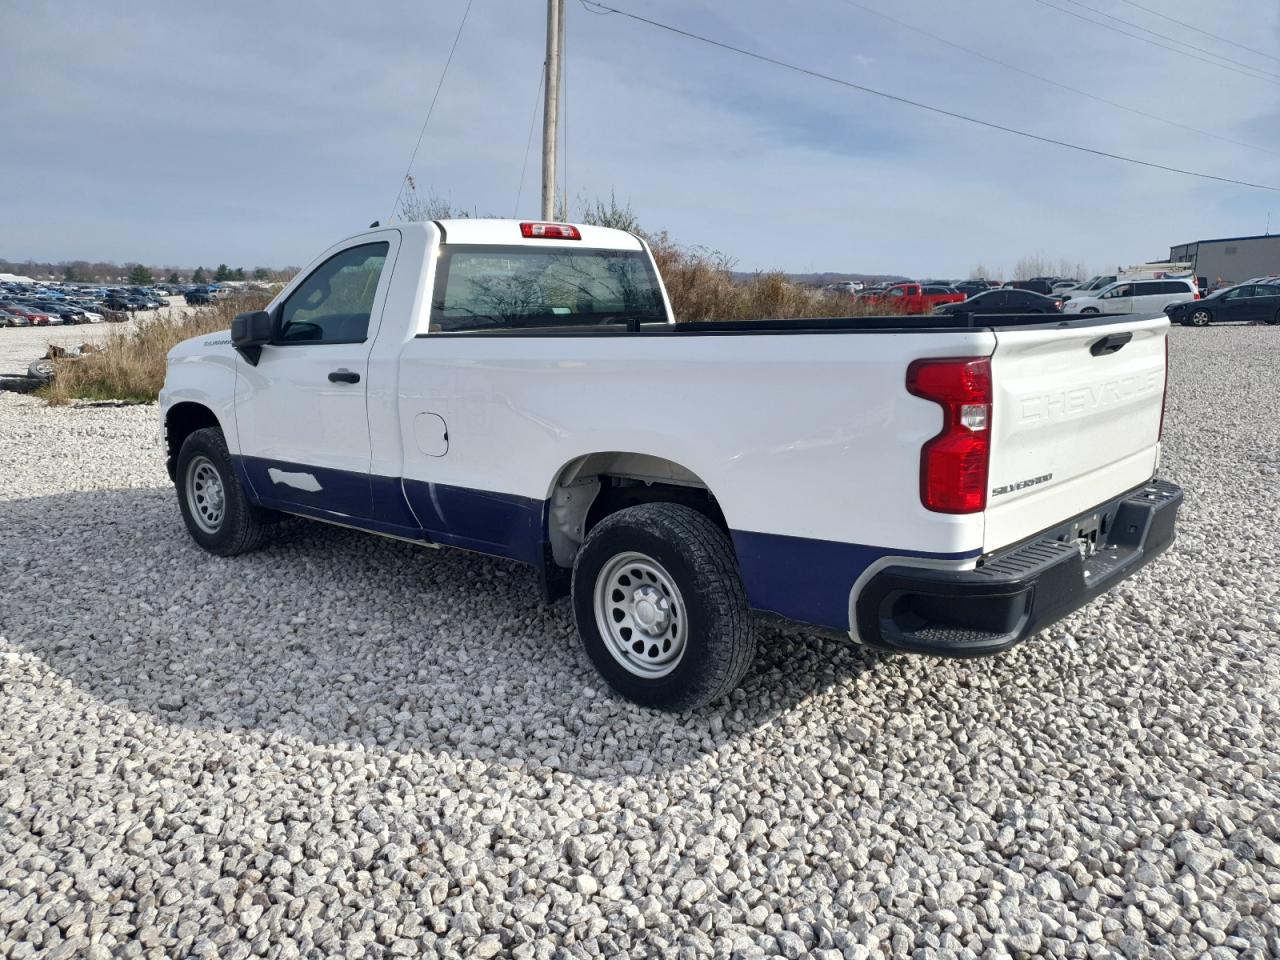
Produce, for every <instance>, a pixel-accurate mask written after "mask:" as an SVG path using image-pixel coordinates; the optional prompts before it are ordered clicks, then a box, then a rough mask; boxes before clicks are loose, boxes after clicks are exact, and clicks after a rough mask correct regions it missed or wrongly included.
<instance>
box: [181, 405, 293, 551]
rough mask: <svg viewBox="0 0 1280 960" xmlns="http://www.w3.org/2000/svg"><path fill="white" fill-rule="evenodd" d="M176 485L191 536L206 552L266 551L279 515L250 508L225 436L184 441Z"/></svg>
mask: <svg viewBox="0 0 1280 960" xmlns="http://www.w3.org/2000/svg"><path fill="white" fill-rule="evenodd" d="M175 483H176V485H177V488H178V507H179V509H181V511H182V519H183V522H185V523H186V525H187V532H188V533H190V534H191V539H192V540H194V541H195V542H196V543H198V544H199V545H200V546H201V547H203V548H204V549H205V550H208V551H209V552H210V553H214V554H217V555H218V556H220V557H233V556H235V555H236V554H240V553H248V552H249V551H250V550H256V549H257V548H258V547H260V546H262V543H263V541H265V540H266V536H267V527H268V525H269V524H270V522H271V520H272V519H273V518H274V516H275V515H274V514H272V513H271V512H270V511H268V510H263V509H261V508H259V507H255V506H254V505H253V504H252V503H250V502H249V498H248V496H246V494H245V491H244V488H243V487H242V486H240V480H239V478H238V477H237V476H236V472H235V467H234V466H233V465H232V462H231V454H230V452H228V450H227V442H226V440H225V439H223V436H222V431H221V430H219V429H218V428H216V427H205V428H204V429H202V430H196V431H195V432H194V433H192V434H191V436H189V437H187V439H186V440H185V441H183V444H182V449H181V450H180V451H179V453H178V465H177V470H176V472H175Z"/></svg>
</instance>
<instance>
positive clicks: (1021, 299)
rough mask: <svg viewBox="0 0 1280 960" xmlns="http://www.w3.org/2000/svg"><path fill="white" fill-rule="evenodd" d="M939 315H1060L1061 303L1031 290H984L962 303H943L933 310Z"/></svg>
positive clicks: (1054, 298) (1056, 299)
mask: <svg viewBox="0 0 1280 960" xmlns="http://www.w3.org/2000/svg"><path fill="white" fill-rule="evenodd" d="M933 312H934V313H936V314H940V315H948V316H949V315H954V314H957V313H974V314H979V313H1019V314H1021V313H1061V312H1062V301H1061V300H1060V299H1058V298H1056V297H1046V296H1043V295H1041V294H1039V293H1036V292H1035V291H1033V290H985V291H983V292H982V293H978V294H974V295H973V296H972V297H970V298H969V299H968V300H965V301H964V302H963V303H944V304H942V305H941V306H937V307H934V308H933Z"/></svg>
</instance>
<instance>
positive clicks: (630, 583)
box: [573, 503, 756, 710]
mask: <svg viewBox="0 0 1280 960" xmlns="http://www.w3.org/2000/svg"><path fill="white" fill-rule="evenodd" d="M573 614H574V622H575V623H576V624H577V627H578V636H579V637H580V638H581V640H582V646H583V648H584V649H585V650H586V652H587V656H589V657H590V658H591V662H592V663H593V664H595V667H596V669H597V670H598V671H599V672H600V674H601V675H602V676H603V677H604V678H605V680H607V681H608V683H609V685H610V686H611V687H613V689H614V690H616V691H617V692H618V693H620V694H622V695H623V696H624V697H627V698H628V699H630V700H634V701H635V702H636V703H639V704H642V705H643V706H647V707H657V708H659V709H662V710H693V709H696V708H698V707H701V706H704V705H706V704H708V703H711V702H712V701H714V700H718V699H720V698H721V697H724V696H726V695H727V694H728V693H729V692H730V691H732V690H733V688H734V687H736V686H737V685H738V683H739V682H740V681H741V680H742V677H743V675H744V674H745V673H746V672H747V668H748V667H750V665H751V660H752V658H753V657H754V656H755V648H756V633H755V623H754V621H753V620H752V617H751V613H750V611H749V610H748V608H747V598H746V593H745V591H744V590H743V587H742V580H741V577H740V576H739V573H738V564H737V560H736V559H735V557H734V555H733V547H732V545H731V544H730V542H729V538H728V537H727V536H726V535H725V534H724V532H723V531H722V530H721V529H720V528H719V527H718V526H716V525H715V524H714V523H713V522H712V521H711V520H709V519H708V518H707V517H705V516H703V515H702V514H700V513H698V512H697V511H696V510H693V509H691V508H689V507H685V506H680V505H677V504H670V503H646V504H641V505H639V506H636V507H629V508H627V509H626V510H619V511H618V512H617V513H615V514H612V515H611V516H609V517H607V518H605V519H604V520H602V521H601V522H600V523H599V524H597V525H596V527H595V528H594V529H593V530H592V531H591V534H590V536H588V537H587V541H586V543H585V544H583V547H582V550H581V551H579V553H578V558H577V560H576V561H575V563H574V567H573Z"/></svg>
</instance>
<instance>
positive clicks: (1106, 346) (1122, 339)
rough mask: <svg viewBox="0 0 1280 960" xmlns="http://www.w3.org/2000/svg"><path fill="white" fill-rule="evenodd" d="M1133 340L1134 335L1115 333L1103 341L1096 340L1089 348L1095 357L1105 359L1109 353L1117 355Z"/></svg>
mask: <svg viewBox="0 0 1280 960" xmlns="http://www.w3.org/2000/svg"><path fill="white" fill-rule="evenodd" d="M1132 339H1133V334H1132V333H1113V334H1111V335H1110V336H1106V337H1103V338H1102V339H1101V340H1095V341H1094V342H1093V345H1092V346H1090V347H1089V352H1090V353H1092V354H1093V355H1094V356H1095V357H1104V356H1106V355H1107V354H1109V353H1115V352H1116V351H1117V350H1119V349H1120V348H1121V347H1123V346H1124V345H1125V344H1126V343H1128V342H1129V341H1130V340H1132Z"/></svg>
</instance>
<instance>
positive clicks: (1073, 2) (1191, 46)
mask: <svg viewBox="0 0 1280 960" xmlns="http://www.w3.org/2000/svg"><path fill="white" fill-rule="evenodd" d="M1067 3H1069V4H1071V5H1072V6H1074V7H1079V8H1080V9H1082V10H1088V11H1089V12H1090V13H1094V14H1097V15H1098V16H1100V17H1106V18H1107V19H1108V20H1114V21H1115V22H1116V23H1122V24H1124V25H1125V26H1126V27H1132V28H1133V29H1134V30H1141V31H1142V32H1143V33H1149V34H1151V36H1153V37H1159V38H1160V39H1161V40H1168V41H1169V42H1170V43H1176V44H1178V45H1179V46H1182V47H1186V48H1187V49H1188V50H1195V51H1196V52H1197V53H1203V54H1206V55H1207V56H1210V57H1216V58H1217V59H1219V60H1225V61H1226V62H1227V63H1232V64H1235V65H1236V66H1237V67H1243V68H1244V69H1245V70H1253V71H1254V72H1256V73H1260V74H1262V75H1263V76H1264V77H1270V78H1271V79H1273V80H1280V75H1278V74H1274V73H1267V71H1265V70H1263V69H1262V68H1261V67H1255V66H1253V65H1252V64H1248V63H1241V62H1240V61H1239V60H1233V59H1232V58H1231V57H1224V56H1223V55H1222V54H1220V53H1214V52H1213V51H1212V50H1207V49H1205V48H1204V47H1198V46H1196V45H1195V44H1194V43H1187V41H1185V40H1181V39H1179V38H1178V37H1171V36H1169V35H1168V34H1166V33H1157V32H1156V31H1155V30H1152V29H1150V28H1149V27H1144V26H1143V25H1142V24H1140V23H1134V22H1133V21H1132V20H1126V19H1124V18H1123V17H1117V16H1114V15H1113V14H1110V13H1107V12H1106V11H1105V10H1099V9H1098V8H1097V7H1091V6H1089V5H1088V4H1087V3H1081V2H1080V0H1067Z"/></svg>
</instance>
